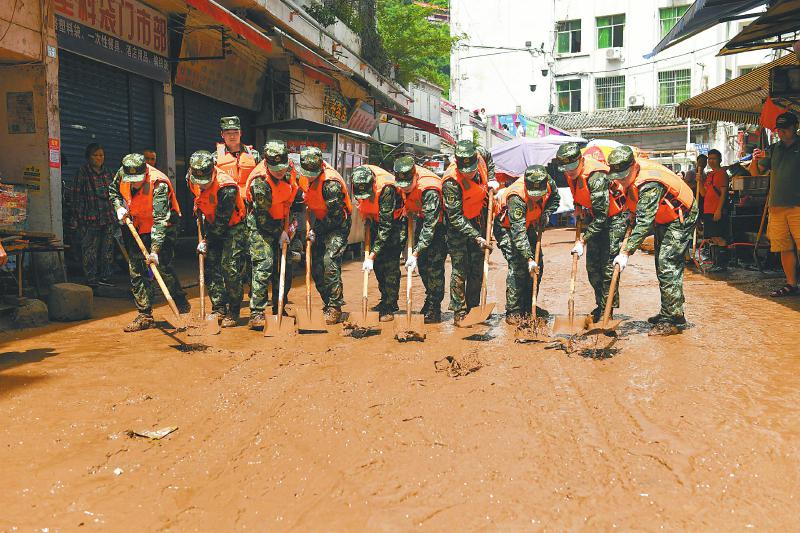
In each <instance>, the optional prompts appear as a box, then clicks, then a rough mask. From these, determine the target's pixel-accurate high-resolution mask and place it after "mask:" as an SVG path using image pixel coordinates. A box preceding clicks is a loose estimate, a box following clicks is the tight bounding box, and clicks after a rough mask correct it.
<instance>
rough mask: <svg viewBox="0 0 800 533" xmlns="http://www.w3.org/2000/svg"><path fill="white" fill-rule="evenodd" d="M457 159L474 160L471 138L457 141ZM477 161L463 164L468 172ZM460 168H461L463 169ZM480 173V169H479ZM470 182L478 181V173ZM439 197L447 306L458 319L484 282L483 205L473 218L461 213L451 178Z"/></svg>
mask: <svg viewBox="0 0 800 533" xmlns="http://www.w3.org/2000/svg"><path fill="white" fill-rule="evenodd" d="M455 155H456V159H457V163H456V166H458V160H459V159H464V160H469V159H471V158H473V157H474V158H476V159H477V154H476V152H475V148H474V145H473V144H472V143H471V142H470V141H459V142H458V144H457V145H456V151H455ZM476 165H477V163H475V164H471V165H469V166H464V167H463V169H466V170H465V171H466V172H470V171H471V170H470V169H472V168H477V167H476ZM463 169H462V170H463ZM478 172H480V171H478ZM473 181H474V182H475V183H476V184H477V183H479V182H480V177H479V175H478V173H476V174H475V176H474V178H473ZM442 197H443V198H444V209H445V213H446V215H447V222H448V225H447V246H448V249H449V251H450V263H451V270H450V308H451V309H452V310H453V313H454V315H455V317H456V320H459V319H460V317H463V316H464V315H465V314H466V313H467V312H468V311H469V310H470V309H471V308H473V307H476V306H478V305H480V296H481V283H482V281H483V248H482V247H481V244H480V243H479V239H482V238H483V234H484V229H485V227H486V216H487V212H486V208H485V207H484V209H483V210H482V211H481V214H480V215H479V216H477V217H475V218H472V219H467V218H466V217H465V216H464V205H463V196H462V193H461V187H460V186H459V185H458V184H457V183H456V182H455V181H454V180H445V181H443V183H442Z"/></svg>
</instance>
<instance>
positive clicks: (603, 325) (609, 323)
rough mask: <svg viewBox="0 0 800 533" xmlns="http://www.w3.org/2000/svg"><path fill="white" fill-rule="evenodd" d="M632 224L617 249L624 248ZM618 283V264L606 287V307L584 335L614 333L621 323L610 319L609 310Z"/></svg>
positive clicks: (612, 334)
mask: <svg viewBox="0 0 800 533" xmlns="http://www.w3.org/2000/svg"><path fill="white" fill-rule="evenodd" d="M632 230H633V226H630V225H629V226H628V230H627V231H626V232H625V238H624V239H623V240H622V245H620V247H619V249H620V250H624V249H625V245H626V244H628V237H630V236H631V231H632ZM618 283H619V265H614V273H613V274H612V275H611V285H610V286H609V288H608V296H606V307H605V309H604V310H603V319H602V320H601V321H600V322H599V323H598V322H590V323H589V325H588V326H587V327H586V329H587V331H586V335H599V334H601V333H602V334H603V335H609V336H614V335H616V334H617V333H616V329H617V326H619V325H620V324H621V323H622V320H611V310H612V308H613V307H614V295H616V293H617V284H618Z"/></svg>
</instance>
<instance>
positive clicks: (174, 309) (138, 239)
mask: <svg viewBox="0 0 800 533" xmlns="http://www.w3.org/2000/svg"><path fill="white" fill-rule="evenodd" d="M125 224H126V225H127V226H128V229H129V230H131V235H133V239H134V240H135V241H136V244H138V245H139V250H141V251H142V255H143V256H144V260H145V262H146V261H147V256H148V255H149V254H148V253H147V248H146V247H145V245H144V243H143V242H142V238H141V237H140V236H139V232H138V231H136V228H135V227H134V226H133V222H131V219H130V218H129V217H125ZM149 266H150V271H151V272H152V273H153V277H154V278H156V282H157V283H158V286H159V287H160V288H161V292H162V293H164V298H166V299H167V304H169V308H170V309H171V310H172V312H173V313H174V314H175V316H176V317H177V318H181V314H180V313H179V312H178V306H177V305H175V300H173V299H172V296H171V295H170V293H169V290H168V289H167V285H166V284H165V283H164V280H163V278H162V277H161V273H160V272H159V271H158V268H157V267H156V265H154V264H152V263H150V265H149Z"/></svg>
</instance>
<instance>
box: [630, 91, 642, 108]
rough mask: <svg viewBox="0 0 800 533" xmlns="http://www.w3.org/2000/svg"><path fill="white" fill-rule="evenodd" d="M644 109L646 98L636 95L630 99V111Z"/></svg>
mask: <svg viewBox="0 0 800 533" xmlns="http://www.w3.org/2000/svg"><path fill="white" fill-rule="evenodd" d="M642 107H644V96H642V95H641V94H634V95H631V96H629V97H628V109H639V108H642Z"/></svg>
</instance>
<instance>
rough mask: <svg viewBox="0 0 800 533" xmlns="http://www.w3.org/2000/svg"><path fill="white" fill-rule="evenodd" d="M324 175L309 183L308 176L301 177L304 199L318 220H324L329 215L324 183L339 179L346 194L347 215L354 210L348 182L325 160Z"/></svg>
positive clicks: (345, 207) (323, 165)
mask: <svg viewBox="0 0 800 533" xmlns="http://www.w3.org/2000/svg"><path fill="white" fill-rule="evenodd" d="M322 172H323V174H322V176H320V177H319V178H317V179H316V180H315V181H314V183H309V182H308V178H307V177H305V176H301V177H300V188H301V189H303V193H304V194H303V200H304V201H305V203H306V206H307V207H308V208H309V209H310V210H311V212H312V213H314V216H315V217H316V218H317V220H322V219H324V218H325V217H326V216H327V215H328V204H326V203H325V198H323V197H322V184H323V183H324V182H325V181H329V180H333V181H338V182H339V185H341V187H342V194H343V195H344V210H345V213H346V214H347V216H350V214H351V213H352V212H353V204H352V202H351V201H350V195H349V194H348V192H347V184H346V183H345V182H344V179H342V176H340V175H339V173H338V172H336V169H334V168H333V167H331V166H330V165H329V164H328V163H325V162H324V161H323V164H322Z"/></svg>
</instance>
